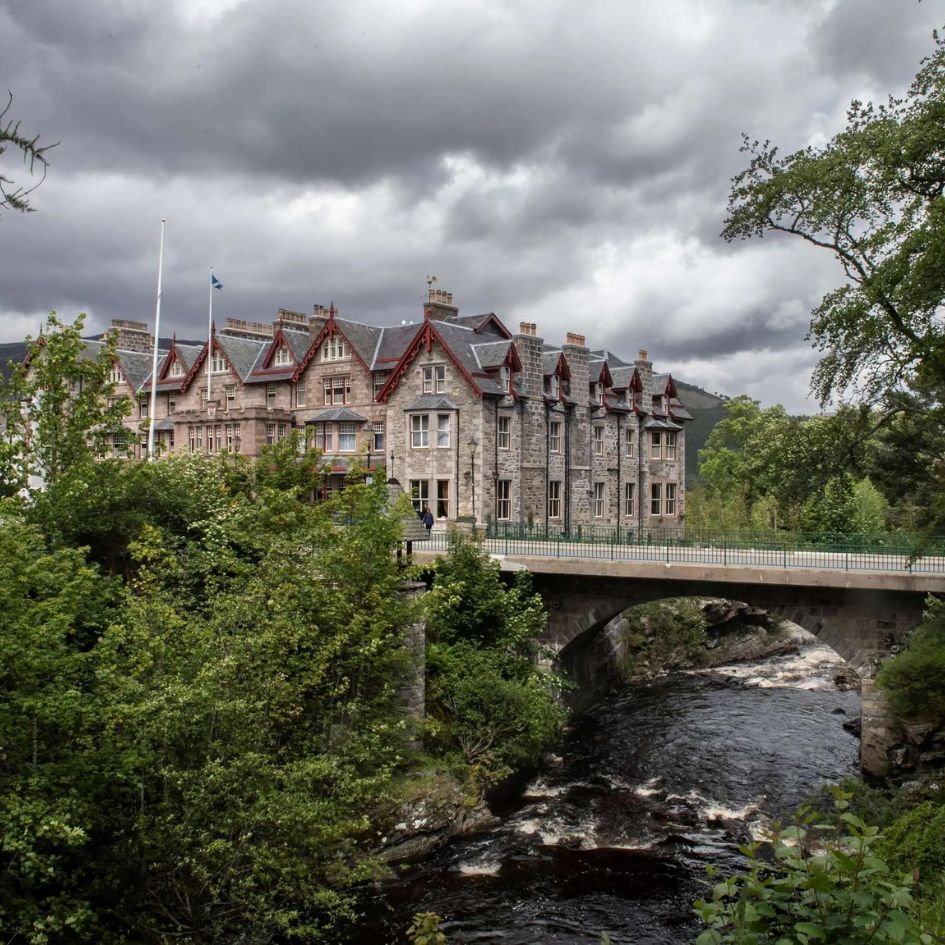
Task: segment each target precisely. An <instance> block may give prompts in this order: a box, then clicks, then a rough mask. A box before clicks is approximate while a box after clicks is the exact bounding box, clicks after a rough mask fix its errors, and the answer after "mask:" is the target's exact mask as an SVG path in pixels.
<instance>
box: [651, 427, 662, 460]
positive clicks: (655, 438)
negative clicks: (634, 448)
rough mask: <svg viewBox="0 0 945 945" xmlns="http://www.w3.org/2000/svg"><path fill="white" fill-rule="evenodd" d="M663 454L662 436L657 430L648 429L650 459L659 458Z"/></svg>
mask: <svg viewBox="0 0 945 945" xmlns="http://www.w3.org/2000/svg"><path fill="white" fill-rule="evenodd" d="M662 456H663V438H662V437H661V436H660V431H659V430H651V431H650V459H661V458H662Z"/></svg>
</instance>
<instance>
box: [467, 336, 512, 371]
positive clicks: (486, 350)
mask: <svg viewBox="0 0 945 945" xmlns="http://www.w3.org/2000/svg"><path fill="white" fill-rule="evenodd" d="M510 347H512V342H511V341H487V342H484V343H481V344H474V345H473V346H472V348H473V352H474V353H475V355H476V358H477V359H478V360H479V364H480V366H481V367H483V368H497V367H501V366H502V365H503V364H505V359H506V358H507V357H508V354H509V348H510Z"/></svg>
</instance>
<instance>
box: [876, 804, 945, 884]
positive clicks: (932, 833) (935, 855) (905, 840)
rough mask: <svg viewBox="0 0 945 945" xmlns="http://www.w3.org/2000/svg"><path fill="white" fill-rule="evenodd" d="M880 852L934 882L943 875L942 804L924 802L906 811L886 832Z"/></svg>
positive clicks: (944, 826)
mask: <svg viewBox="0 0 945 945" xmlns="http://www.w3.org/2000/svg"><path fill="white" fill-rule="evenodd" d="M883 852H884V853H885V855H886V856H887V857H888V858H889V860H890V862H891V863H893V864H895V865H896V866H899V867H900V868H902V869H914V870H918V872H919V878H920V879H921V880H923V882H929V883H934V882H935V880H937V879H939V878H940V877H941V876H942V875H943V874H945V806H943V805H942V804H939V803H937V802H936V801H924V802H923V803H921V804H918V805H917V806H916V807H913V808H912V810H910V811H907V812H906V813H905V814H903V815H902V816H901V817H899V818H898V819H897V820H896V821H895V822H894V823H893V824H892V826H891V827H890V828H889V829H888V830H887V831H886V837H885V840H884V842H883Z"/></svg>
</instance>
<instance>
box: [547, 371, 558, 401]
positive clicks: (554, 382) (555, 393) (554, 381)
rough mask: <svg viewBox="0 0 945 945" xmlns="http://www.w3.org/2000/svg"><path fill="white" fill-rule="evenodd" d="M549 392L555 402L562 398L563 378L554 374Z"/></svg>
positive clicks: (549, 385) (550, 381) (550, 379)
mask: <svg viewBox="0 0 945 945" xmlns="http://www.w3.org/2000/svg"><path fill="white" fill-rule="evenodd" d="M548 390H549V392H550V393H551V396H552V397H554V399H555V400H557V399H558V398H559V397H560V396H561V378H559V377H558V375H557V374H552V375H551V377H550V378H549V384H548Z"/></svg>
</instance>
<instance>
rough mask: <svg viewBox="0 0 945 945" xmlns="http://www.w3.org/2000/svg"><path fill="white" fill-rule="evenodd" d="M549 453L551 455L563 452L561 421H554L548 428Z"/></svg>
mask: <svg viewBox="0 0 945 945" xmlns="http://www.w3.org/2000/svg"><path fill="white" fill-rule="evenodd" d="M548 451H549V452H551V453H560V452H561V421H560V420H552V421H551V424H550V426H549V428H548Z"/></svg>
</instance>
